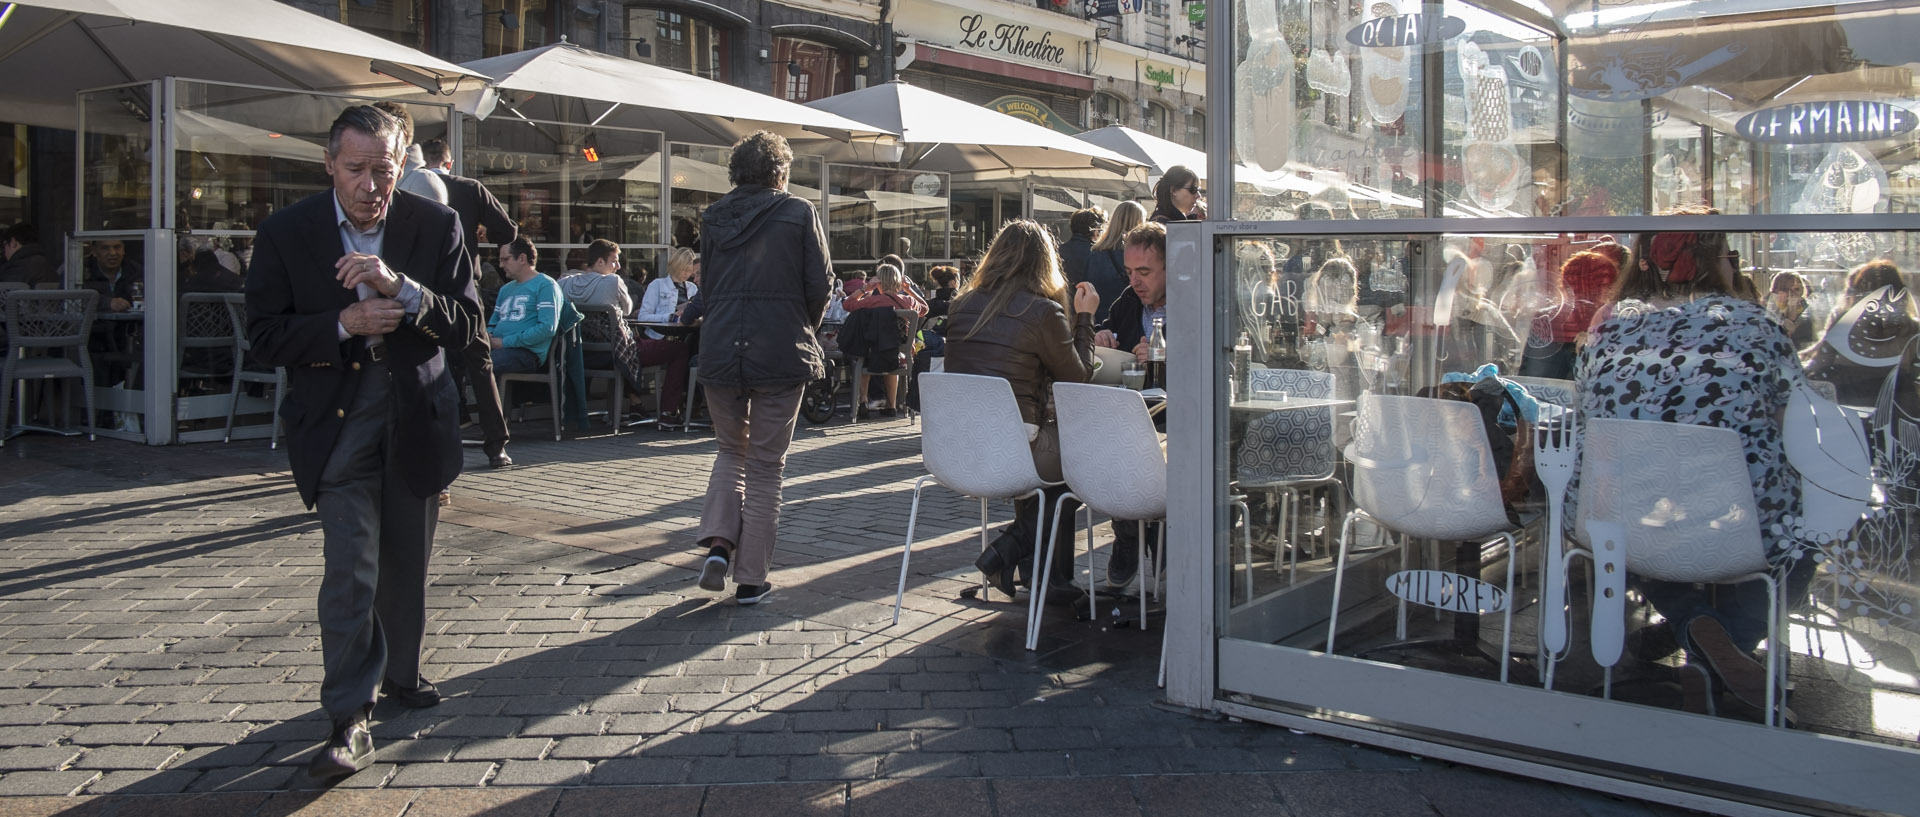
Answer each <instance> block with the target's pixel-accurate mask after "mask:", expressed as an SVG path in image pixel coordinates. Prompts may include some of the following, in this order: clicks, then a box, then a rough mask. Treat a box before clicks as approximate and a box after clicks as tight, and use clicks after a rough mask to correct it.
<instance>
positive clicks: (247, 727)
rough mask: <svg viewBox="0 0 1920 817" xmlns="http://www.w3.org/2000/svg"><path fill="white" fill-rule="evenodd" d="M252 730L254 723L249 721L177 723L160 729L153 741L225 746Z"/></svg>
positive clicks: (181, 744) (178, 744) (237, 741)
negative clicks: (158, 734)
mask: <svg viewBox="0 0 1920 817" xmlns="http://www.w3.org/2000/svg"><path fill="white" fill-rule="evenodd" d="M253 730H254V725H253V724H250V723H177V724H174V725H172V726H168V727H167V728H165V729H162V730H161V731H160V736H159V737H156V738H154V742H156V743H167V744H173V745H176V746H199V745H206V744H213V745H219V746H225V745H227V744H231V743H239V742H240V740H241V739H242V738H245V737H246V736H247V734H248V733H249V732H252V731H253Z"/></svg>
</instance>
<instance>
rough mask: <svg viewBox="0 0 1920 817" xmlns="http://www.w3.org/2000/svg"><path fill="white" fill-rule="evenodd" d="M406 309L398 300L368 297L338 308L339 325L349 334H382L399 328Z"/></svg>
mask: <svg viewBox="0 0 1920 817" xmlns="http://www.w3.org/2000/svg"><path fill="white" fill-rule="evenodd" d="M406 315H407V310H406V308H405V307H403V306H401V305H400V302H399V301H395V300H391V299H388V298H368V299H366V300H364V301H359V302H357V303H355V304H354V305H353V306H349V307H347V308H346V309H342V310H340V325H341V326H344V327H346V329H347V334H349V335H384V334H387V333H388V332H392V331H393V330H395V329H398V328H400V319H401V318H404V317H406Z"/></svg>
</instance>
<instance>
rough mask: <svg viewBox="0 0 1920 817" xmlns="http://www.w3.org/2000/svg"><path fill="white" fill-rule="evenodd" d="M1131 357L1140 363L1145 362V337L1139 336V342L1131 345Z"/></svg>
mask: <svg viewBox="0 0 1920 817" xmlns="http://www.w3.org/2000/svg"><path fill="white" fill-rule="evenodd" d="M1133 359H1134V360H1135V361H1138V362H1140V363H1145V362H1147V339H1146V338H1141V339H1140V342H1139V343H1136V344H1134V345H1133Z"/></svg>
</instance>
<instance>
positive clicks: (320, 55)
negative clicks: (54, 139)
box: [0, 0, 486, 129]
mask: <svg viewBox="0 0 1920 817" xmlns="http://www.w3.org/2000/svg"><path fill="white" fill-rule="evenodd" d="M0 14H4V15H5V16H4V18H3V19H4V22H0V77H6V78H7V81H6V82H4V83H0V112H4V118H5V119H6V120H7V121H9V122H18V123H22V124H28V125H43V126H47V127H56V128H69V129H71V128H74V127H76V126H77V125H78V124H79V110H78V108H77V106H76V104H75V101H74V94H75V93H76V92H78V91H82V90H86V89H90V88H101V87H106V86H109V85H123V84H126V83H131V82H146V81H150V80H155V79H160V78H162V77H183V78H189V79H202V80H224V81H240V82H246V83H249V84H253V85H264V86H273V87H282V88H290V89H294V90H304V91H329V92H341V93H354V94H366V95H370V96H391V95H393V94H396V93H401V92H404V91H412V90H419V89H422V88H424V89H429V90H431V91H433V92H434V93H436V94H438V95H441V96H443V97H445V96H452V97H454V98H455V99H458V98H459V97H460V96H469V97H478V96H479V95H481V94H482V93H483V92H484V91H485V88H486V85H485V83H484V82H483V80H484V79H485V77H482V76H480V75H478V74H475V73H474V72H472V71H469V70H467V69H465V68H461V67H460V66H458V65H454V64H453V63H450V62H445V61H443V60H439V59H436V58H434V57H432V56H429V55H427V54H425V53H422V52H420V51H418V50H415V49H412V48H408V47H406V46H404V45H401V44H399V43H396V42H393V41H391V40H387V39H384V38H381V37H377V36H374V35H372V34H368V33H366V32H364V31H359V30H357V29H354V28H351V27H348V26H345V25H342V24H340V23H337V22H334V21H332V20H328V19H326V18H324V17H320V16H318V15H315V14H310V13H308V12H305V11H301V10H299V9H296V8H293V7H291V6H288V5H286V4H284V3H279V2H275V0H22V1H21V2H15V3H0ZM376 72H378V73H376Z"/></svg>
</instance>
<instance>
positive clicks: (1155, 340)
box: [1147, 318, 1167, 389]
mask: <svg viewBox="0 0 1920 817" xmlns="http://www.w3.org/2000/svg"><path fill="white" fill-rule="evenodd" d="M1166 387H1167V327H1166V319H1165V318H1154V319H1153V333H1152V334H1151V335H1148V336H1147V388H1149V389H1164V388H1166Z"/></svg>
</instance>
